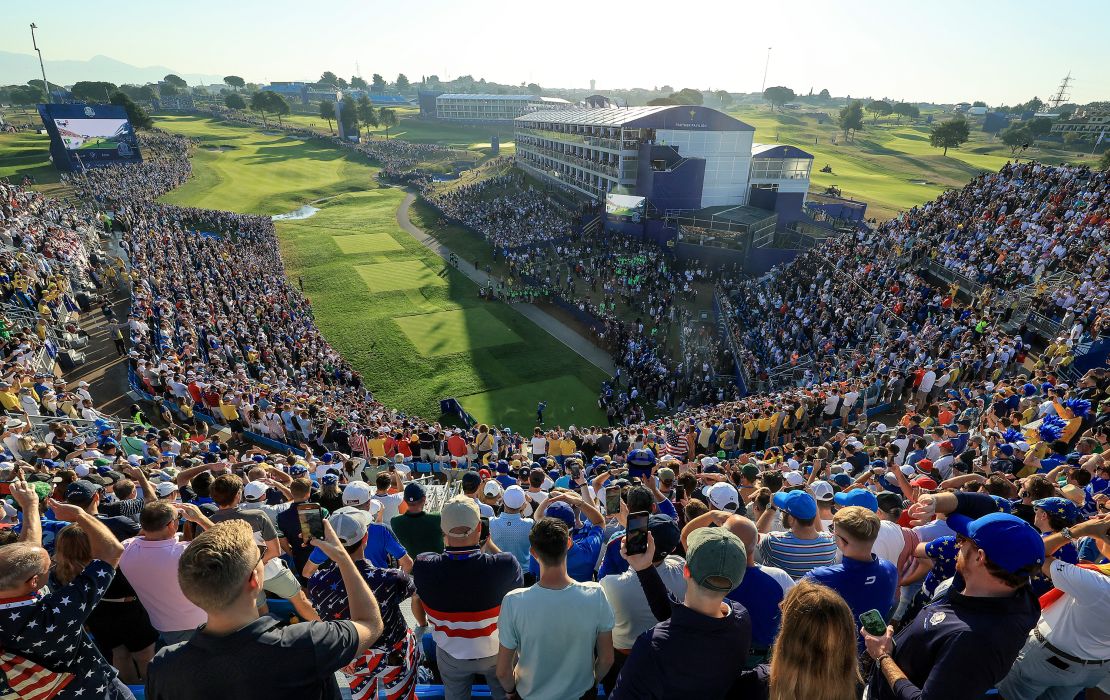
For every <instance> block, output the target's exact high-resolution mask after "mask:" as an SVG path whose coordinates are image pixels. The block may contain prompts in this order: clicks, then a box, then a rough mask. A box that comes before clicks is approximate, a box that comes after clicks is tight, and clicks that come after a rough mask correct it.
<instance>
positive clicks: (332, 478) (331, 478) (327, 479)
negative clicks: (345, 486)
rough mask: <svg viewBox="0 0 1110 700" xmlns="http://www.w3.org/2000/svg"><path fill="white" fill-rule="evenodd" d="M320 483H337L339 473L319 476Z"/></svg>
mask: <svg viewBox="0 0 1110 700" xmlns="http://www.w3.org/2000/svg"><path fill="white" fill-rule="evenodd" d="M320 483H321V484H325V485H331V484H338V483H339V475H338V474H324V476H322V477H320Z"/></svg>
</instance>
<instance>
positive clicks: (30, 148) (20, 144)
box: [0, 131, 60, 183]
mask: <svg viewBox="0 0 1110 700" xmlns="http://www.w3.org/2000/svg"><path fill="white" fill-rule="evenodd" d="M25 175H29V176H31V177H32V178H34V179H35V182H38V183H47V182H58V180H59V179H60V178H59V174H58V171H57V170H56V169H55V168H54V165H53V164H52V163H51V162H50V137H49V136H45V135H39V134H38V133H37V132H34V131H20V132H17V133H14V134H0V177H8V178H11V179H12V181H13V182H18V181H19V180H21V179H22V178H23V177H24V176H25Z"/></svg>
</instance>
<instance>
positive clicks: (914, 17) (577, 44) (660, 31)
mask: <svg viewBox="0 0 1110 700" xmlns="http://www.w3.org/2000/svg"><path fill="white" fill-rule="evenodd" d="M32 21H34V22H36V23H37V24H38V25H39V27H40V30H39V34H38V36H39V42H40V44H39V45H40V48H42V49H43V51H44V53H45V54H46V56H47V57H48V58H51V59H86V58H89V57H91V56H93V55H96V54H103V55H107V56H111V57H112V58H116V59H119V60H121V61H124V62H126V63H130V64H133V65H138V66H145V65H152V64H160V65H166V66H170V67H172V68H174V69H175V70H178V71H180V72H187V73H211V74H216V75H225V74H228V73H234V74H238V75H241V76H243V77H244V78H246V79H247V80H249V81H256V82H266V81H269V80H295V79H305V78H310V79H311V78H315V77H317V76H318V75H319V74H320V73H321V72H322V71H324V70H332V71H335V72H336V73H337V74H339V75H342V76H345V77H349V76H350V75H352V74H354V72H355V63H356V61H357V62H358V64H359V66H360V68H361V73H362V75H363V76H364V77H366V78H369V77H370V75H371V74H372V73H375V72H376V73H381V74H382V75H384V76H385V77H386V78H387V79H388V80H393V79H394V78H395V77H396V75H397V73H399V72H403V73H405V74H406V75H407V76H408V77H409V79H410V80H418V79H419V78H420V76H421V75H425V74H436V75H439V76H440V77H455V76H458V75H463V74H471V75H473V76H475V77H476V78H478V77H485V78H487V79H489V80H495V81H497V82H505V83H520V82H537V83H539V84H540V85H542V86H544V87H588V86H589V81H590V79H595V80H597V86H598V89H599V90H600V91H604V89H606V88H615V87H648V88H651V87H654V86H659V85H664V84H669V85H672V86H674V87H675V88H676V89H677V88H680V87H697V88H703V89H704V88H712V89H721V88H724V89H727V90H731V91H755V90H758V89H759V88H760V84H761V82H762V78H763V66H764V59H765V57H766V53H767V47H768V46H770V47H773V50H772V52H771V62H770V71H769V75H768V78H767V84H768V85H777V84H782V85H787V86H789V87H791V88H793V89H794V90H795V91H798V92H802V93H804V92H807V91H808V90H809V89H810V88H811V87H812V88H813V89H814V91H818V90H820V89H821V88H828V89H829V91H830V92H832V93H833V94H834V95H845V94H850V95H852V96H855V97H876V98H877V97H888V98H893V99H901V100H914V101H935V102H956V101H961V100H968V101H970V100H975V99H981V100H985V101H986V102H987V103H989V104H992V105H995V104H1000V103H1013V102H1020V101H1025V100H1027V99H1029V98H1030V97H1032V96H1033V95H1038V96H1040V97H1041V98H1045V97H1047V96H1048V95H1049V94H1050V93H1051V92H1052V91H1053V89H1054V88H1055V86H1056V85H1057V84H1058V83H1059V81H1060V78H1061V77H1062V76H1063V75H1064V74H1065V73H1067V72H1068V71H1069V70H1070V71H1071V72H1072V75H1073V76H1074V77H1075V84H1074V87H1073V88H1072V97H1073V100H1074V101H1077V102H1080V103H1084V102H1089V101H1092V100H1096V99H1108V98H1110V94H1108V92H1110V90H1108V88H1110V79H1108V78H1110V75H1108V71H1107V70H1106V66H1110V41H1107V40H1106V35H1105V31H1106V27H1107V26H1110V2H1106V1H1105V0H1103V1H1101V2H1100V1H1095V0H1091V1H1087V0H1075V1H1069V0H1063V1H1062V2H1054V3H1045V2H1033V1H1031V0H1012V1H1008V2H1004V1H1002V0H991V1H989V2H982V1H978V0H973V1H971V2H967V1H966V0H964V1H956V0H930V1H929V2H906V1H904V0H887V1H885V2H871V1H867V2H860V1H856V2H851V1H849V2H829V0H824V1H822V2H810V1H809V0H795V1H794V2H758V3H753V2H744V1H741V2H736V1H735V0H718V1H717V2H708V1H706V0H684V1H682V0H668V1H666V2H661V1H657V0H637V1H636V2H622V3H613V2H606V0H562V1H560V2H555V3H537V2H521V1H520V0H516V1H514V2H507V1H493V0H454V1H453V2H449V1H446V0H419V1H417V2H382V1H380V0H373V1H368V0H363V1H361V2H357V1H353V0H331V1H330V2H321V3H305V2H303V0H301V1H299V2H289V1H286V0H267V1H265V2H263V1H260V0H219V1H216V0H185V1H180V0H178V1H174V2H167V1H166V0H147V1H146V2H130V1H112V0H106V1H100V0H84V1H81V2H77V1H74V0H52V2H49V3H34V2H31V3H26V2H24V3H16V2H5V3H4V22H3V23H0V50H4V51H13V52H19V53H29V52H30V51H31V46H30V37H29V33H28V29H27V25H28V24H29V23H30V22H32Z"/></svg>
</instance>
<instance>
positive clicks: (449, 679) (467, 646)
mask: <svg viewBox="0 0 1110 700" xmlns="http://www.w3.org/2000/svg"><path fill="white" fill-rule="evenodd" d="M439 522H440V527H441V528H442V530H443V542H444V551H443V553H442V554H440V553H431V552H428V553H424V554H421V555H419V556H418V557H417V558H416V562H415V563H414V564H413V568H412V577H413V581H414V583H415V584H416V595H415V596H414V597H413V614H414V615H415V617H416V620H417V622H419V623H420V625H421V626H426V625H428V624H429V623H430V624H431V627H432V639H433V640H434V641H435V645H436V665H437V666H438V667H439V674H440V676H441V677H442V678H443V692H444V696H445V697H446V698H447V700H463V699H464V698H469V697H470V686H471V681H472V679H473V678H474V676H475V675H481V676H485V678H486V682H487V683H488V684H489V687H490V693H491V694H492V695H493V697H494V698H497V699H498V700H503V698H505V697H506V689H504V688H503V687H502V685H501V682H500V680H499V676H498V675H497V674H496V673H495V671H496V669H497V661H498V657H497V651H498V644H499V631H498V630H499V625H500V621H499V619H498V612H499V610H500V609H501V605H502V599H503V598H504V597H505V595H506V594H507V593H508V592H509V591H511V590H513V589H514V588H519V587H520V586H522V585H523V584H524V579H523V577H522V576H521V573H520V565H519V564H518V563H517V561H516V559H514V558H513V556H512V555H510V554H507V553H504V552H497V553H487V552H483V551H482V548H481V546H480V544H479V539H480V537H481V530H482V528H481V516H480V514H479V511H478V505H477V504H476V503H474V499H472V498H467V497H466V496H462V495H459V496H455V497H454V498H452V499H451V500H449V501H448V502H447V503H445V504H444V506H443V510H442V512H441V513H440V515H439ZM512 687H513V686H509V688H512Z"/></svg>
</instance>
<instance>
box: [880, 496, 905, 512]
mask: <svg viewBox="0 0 1110 700" xmlns="http://www.w3.org/2000/svg"><path fill="white" fill-rule="evenodd" d="M875 502H876V503H877V504H878V507H879V510H881V511H883V512H884V513H893V512H894V511H896V510H901V509H902V497H901V496H899V495H898V494H896V493H894V492H893V491H883V492H882V493H879V494H876V495H875Z"/></svg>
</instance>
